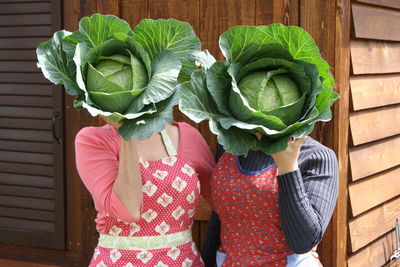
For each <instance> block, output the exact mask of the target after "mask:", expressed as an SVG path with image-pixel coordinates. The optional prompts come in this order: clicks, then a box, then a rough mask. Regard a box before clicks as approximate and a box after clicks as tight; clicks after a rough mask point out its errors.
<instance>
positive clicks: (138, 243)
mask: <svg viewBox="0 0 400 267" xmlns="http://www.w3.org/2000/svg"><path fill="white" fill-rule="evenodd" d="M191 241H192V231H191V229H188V230H186V231H182V232H177V233H173V234H166V235H157V236H115V235H107V234H100V237H99V244H98V246H100V247H103V248H116V249H127V250H151V249H162V248H172V247H177V246H180V245H183V244H186V243H188V242H191Z"/></svg>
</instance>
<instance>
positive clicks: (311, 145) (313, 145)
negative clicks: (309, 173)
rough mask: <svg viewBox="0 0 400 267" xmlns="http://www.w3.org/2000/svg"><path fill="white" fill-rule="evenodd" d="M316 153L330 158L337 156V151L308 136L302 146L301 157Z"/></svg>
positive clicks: (304, 157)
mask: <svg viewBox="0 0 400 267" xmlns="http://www.w3.org/2000/svg"><path fill="white" fill-rule="evenodd" d="M316 154H318V155H321V156H324V157H329V158H330V157H336V155H335V152H334V151H333V150H332V149H331V148H329V147H327V146H325V145H323V144H321V143H320V142H318V141H317V140H315V139H314V138H312V137H310V136H307V138H306V139H305V140H304V143H303V145H302V146H301V149H300V155H299V159H300V160H301V159H303V160H304V159H306V158H309V157H311V156H313V155H316Z"/></svg>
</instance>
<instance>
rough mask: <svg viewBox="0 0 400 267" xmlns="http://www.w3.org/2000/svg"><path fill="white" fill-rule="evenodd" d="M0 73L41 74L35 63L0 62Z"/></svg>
mask: <svg viewBox="0 0 400 267" xmlns="http://www.w3.org/2000/svg"><path fill="white" fill-rule="evenodd" d="M0 72H41V71H40V69H39V68H38V67H37V66H36V61H0Z"/></svg>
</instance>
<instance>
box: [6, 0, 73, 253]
mask: <svg viewBox="0 0 400 267" xmlns="http://www.w3.org/2000/svg"><path fill="white" fill-rule="evenodd" d="M60 11H61V6H60V1H59V0H51V1H42V0H41V1H38V0H30V1H29V3H27V2H26V1H21V0H2V1H1V2H0V242H3V243H9V244H23V245H29V246H38V247H47V248H54V249H63V248H64V247H65V238H64V235H65V234H64V232H65V229H64V211H65V208H64V167H63V166H64V163H63V162H64V156H63V136H62V133H63V106H62V98H63V93H62V91H61V90H62V89H61V87H56V86H53V85H52V84H51V83H50V82H49V81H47V80H46V79H45V78H44V77H43V74H42V73H41V71H40V69H38V68H37V67H36V61H37V60H36V53H35V49H36V47H37V46H38V44H39V43H41V42H43V41H46V40H48V39H50V38H51V36H52V33H53V32H54V31H56V30H58V29H59V28H60V26H61V25H60V23H61V16H60V15H61V12H60Z"/></svg>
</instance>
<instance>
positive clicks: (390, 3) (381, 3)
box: [356, 0, 400, 9]
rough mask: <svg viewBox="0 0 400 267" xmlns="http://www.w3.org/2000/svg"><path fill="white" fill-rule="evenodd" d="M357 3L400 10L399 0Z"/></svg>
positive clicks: (362, 0)
mask: <svg viewBox="0 0 400 267" xmlns="http://www.w3.org/2000/svg"><path fill="white" fill-rule="evenodd" d="M356 1H357V2H360V3H367V4H373V5H378V6H382V7H392V8H397V9H400V2H399V1H398V0H356Z"/></svg>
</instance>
